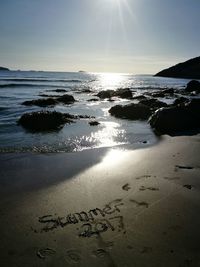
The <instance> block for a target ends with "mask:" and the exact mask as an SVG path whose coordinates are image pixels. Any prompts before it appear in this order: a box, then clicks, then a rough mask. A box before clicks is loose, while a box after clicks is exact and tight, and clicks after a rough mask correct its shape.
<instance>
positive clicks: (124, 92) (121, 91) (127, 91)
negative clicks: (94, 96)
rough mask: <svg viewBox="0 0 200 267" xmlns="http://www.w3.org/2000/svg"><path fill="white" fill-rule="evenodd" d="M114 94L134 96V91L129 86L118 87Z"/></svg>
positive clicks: (122, 96) (125, 96)
mask: <svg viewBox="0 0 200 267" xmlns="http://www.w3.org/2000/svg"><path fill="white" fill-rule="evenodd" d="M114 96H118V97H120V98H128V99H129V98H132V96H133V95H132V92H131V90H130V89H129V88H125V89H117V90H116V91H115V93H114Z"/></svg>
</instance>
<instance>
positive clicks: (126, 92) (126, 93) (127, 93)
mask: <svg viewBox="0 0 200 267" xmlns="http://www.w3.org/2000/svg"><path fill="white" fill-rule="evenodd" d="M97 96H98V97H99V98H101V99H105V98H111V97H113V96H117V97H120V98H128V99H130V98H132V92H131V90H130V89H129V88H124V89H123V88H121V89H117V90H116V91H114V90H103V91H100V92H99V93H98V94H97Z"/></svg>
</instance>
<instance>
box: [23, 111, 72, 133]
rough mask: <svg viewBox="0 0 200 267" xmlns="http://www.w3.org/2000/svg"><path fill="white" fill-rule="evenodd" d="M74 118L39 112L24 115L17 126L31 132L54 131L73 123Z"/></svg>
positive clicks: (55, 113) (56, 113)
mask: <svg viewBox="0 0 200 267" xmlns="http://www.w3.org/2000/svg"><path fill="white" fill-rule="evenodd" d="M73 118H74V116H73V115H70V114H67V113H65V114H64V113H60V112H56V111H39V112H32V113H25V114H23V115H22V116H21V118H20V119H19V120H18V124H19V125H21V126H23V127H24V128H25V129H27V130H29V131H32V132H45V131H56V130H59V129H61V128H62V127H63V126H64V124H65V123H71V122H73V120H72V119H73Z"/></svg>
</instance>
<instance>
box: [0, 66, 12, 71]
mask: <svg viewBox="0 0 200 267" xmlns="http://www.w3.org/2000/svg"><path fill="white" fill-rule="evenodd" d="M0 71H10V70H9V69H8V68H5V67H0Z"/></svg>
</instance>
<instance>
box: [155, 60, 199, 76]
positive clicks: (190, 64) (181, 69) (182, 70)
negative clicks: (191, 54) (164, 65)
mask: <svg viewBox="0 0 200 267" xmlns="http://www.w3.org/2000/svg"><path fill="white" fill-rule="evenodd" d="M155 76H160V77H172V78H185V79H200V57H196V58H192V59H190V60H187V61H185V62H183V63H179V64H177V65H175V66H172V67H170V68H168V69H165V70H162V71H160V72H158V73H157V74H156V75H155Z"/></svg>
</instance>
